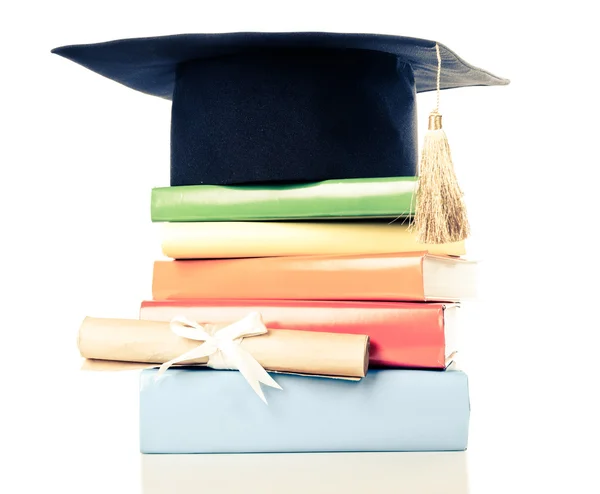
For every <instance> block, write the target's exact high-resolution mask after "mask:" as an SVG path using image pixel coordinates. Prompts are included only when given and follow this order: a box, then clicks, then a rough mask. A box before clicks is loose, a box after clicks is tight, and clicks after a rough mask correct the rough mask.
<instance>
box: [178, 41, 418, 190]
mask: <svg viewBox="0 0 600 494" xmlns="http://www.w3.org/2000/svg"><path fill="white" fill-rule="evenodd" d="M415 110H416V108H415V91H414V79H413V74H412V69H411V68H410V66H409V65H406V64H405V63H404V62H399V61H398V59H397V58H396V57H394V56H392V55H388V54H383V53H377V52H375V53H369V52H365V51H360V50H358V51H356V50H341V51H340V50H334V51H330V50H325V51H323V50H300V51H295V52H294V53H291V52H290V51H285V52H270V51H269V52H263V51H261V52H258V53H252V54H245V55H233V56H227V57H222V58H214V59H208V60H202V61H196V62H189V63H186V64H184V65H182V66H181V68H180V70H179V73H178V78H177V82H176V86H175V93H174V97H173V112H172V127H171V184H172V185H191V184H202V183H215V184H216V183H218V184H237V183H252V182H281V181H283V182H293V181H318V180H326V179H329V178H358V177H366V176H370V177H389V176H406V175H415V173H416V163H417V144H418V143H417V129H416V113H415Z"/></svg>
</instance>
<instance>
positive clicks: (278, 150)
mask: <svg viewBox="0 0 600 494" xmlns="http://www.w3.org/2000/svg"><path fill="white" fill-rule="evenodd" d="M435 44H436V43H435V42H434V41H428V40H419V39H414V38H406V37H399V36H384V35H362V34H336V33H226V34H184V35H176V36H161V37H155V38H138V39H129V40H118V41H112V42H106V43H97V44H91V45H73V46H66V47H61V48H56V49H54V50H53V53H56V54H59V55H61V56H63V57H66V58H68V59H70V60H72V61H74V62H76V63H79V64H81V65H83V66H85V67H87V68H89V69H90V70H93V71H95V72H97V73H99V74H101V75H103V76H106V77H108V78H111V79H113V80H115V81H117V82H119V83H121V84H124V85H126V86H128V87H130V88H132V89H135V90H138V91H142V92H144V93H147V94H151V95H155V96H159V97H162V98H167V99H172V100H173V105H172V123H171V185H193V184H241V183H269V182H282V181H284V182H298V181H302V182H311V181H319V180H325V179H334V178H359V177H385V176H408V175H415V174H416V167H417V142H418V139H417V129H416V124H417V122H416V112H415V94H416V93H417V92H422V91H429V90H433V89H435V87H436V75H437V57H436V50H435ZM439 47H440V54H441V56H442V75H441V87H442V89H447V88H455V87H463V86H477V85H490V86H491V85H504V84H508V81H507V80H506V79H501V78H498V77H496V76H494V75H492V74H490V73H488V72H486V71H483V70H480V69H477V68H475V67H472V66H471V65H469V64H467V63H466V62H464V61H462V60H461V59H460V58H459V57H458V56H456V55H455V54H454V53H453V52H451V51H450V50H448V49H447V48H446V47H444V46H443V45H439Z"/></svg>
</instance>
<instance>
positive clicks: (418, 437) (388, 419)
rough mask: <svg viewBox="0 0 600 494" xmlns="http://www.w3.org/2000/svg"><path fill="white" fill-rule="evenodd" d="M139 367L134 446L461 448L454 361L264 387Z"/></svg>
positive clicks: (211, 373) (461, 406) (223, 376)
mask: <svg viewBox="0 0 600 494" xmlns="http://www.w3.org/2000/svg"><path fill="white" fill-rule="evenodd" d="M156 372H157V370H156V369H147V370H144V371H142V373H141V383H140V451H141V452H142V453H180V454H182V453H275V452H278V453H279V452H345V451H355V452H357V451H463V450H465V449H466V448H467V439H468V429H469V414H470V406H469V390H468V381H467V376H466V374H464V373H463V372H461V371H458V370H446V371H431V370H404V369H374V370H369V372H368V374H367V376H366V377H365V378H363V379H362V380H360V381H346V380H340V379H329V378H320V377H305V376H295V375H286V374H277V375H276V376H275V378H276V381H277V382H278V384H279V385H280V386H281V387H282V388H283V390H277V389H273V388H268V387H263V389H264V391H265V395H266V397H267V400H268V402H269V404H268V405H265V404H264V403H263V402H262V401H261V400H260V399H259V398H258V396H256V395H255V394H254V391H253V390H252V389H251V388H250V386H249V385H248V384H247V382H246V381H245V380H244V378H243V377H242V376H241V374H240V373H239V372H237V371H223V370H211V369H198V368H196V369H190V368H170V369H168V370H167V372H166V373H165V374H164V375H163V376H162V377H161V378H160V379H159V380H155V375H156Z"/></svg>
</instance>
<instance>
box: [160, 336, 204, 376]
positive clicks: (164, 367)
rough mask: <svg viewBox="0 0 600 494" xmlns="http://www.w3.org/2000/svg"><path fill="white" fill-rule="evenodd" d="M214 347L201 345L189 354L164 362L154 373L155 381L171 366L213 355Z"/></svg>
mask: <svg viewBox="0 0 600 494" xmlns="http://www.w3.org/2000/svg"><path fill="white" fill-rule="evenodd" d="M214 351H215V347H214V345H211V344H208V343H206V342H205V343H202V345H200V346H198V347H197V348H194V349H193V350H190V351H189V352H185V353H182V354H181V355H180V356H179V357H175V358H174V359H172V360H169V361H168V362H165V363H164V364H162V365H161V366H160V367H159V368H158V372H157V373H156V376H155V379H158V378H160V376H161V375H162V374H163V373H164V372H165V371H166V370H167V369H168V368H169V367H171V366H172V365H175V364H178V363H180V362H185V361H186V360H194V359H197V358H202V357H206V356H208V355H211V354H212V353H214Z"/></svg>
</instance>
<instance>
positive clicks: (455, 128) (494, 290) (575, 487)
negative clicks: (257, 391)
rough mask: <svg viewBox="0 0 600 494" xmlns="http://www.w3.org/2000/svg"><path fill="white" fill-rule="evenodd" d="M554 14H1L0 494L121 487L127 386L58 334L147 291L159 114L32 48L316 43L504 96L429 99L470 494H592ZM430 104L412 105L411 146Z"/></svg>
mask: <svg viewBox="0 0 600 494" xmlns="http://www.w3.org/2000/svg"><path fill="white" fill-rule="evenodd" d="M555 4H558V2H524V1H522V2H518V3H517V2H515V3H509V2H473V3H472V4H467V3H466V2H450V1H446V2H433V1H427V2H425V1H423V2H417V1H413V2H403V1H395V2H383V1H375V0H371V1H367V2H327V1H322V0H321V1H317V2H314V1H304V2H291V1H290V2H286V1H279V2H275V1H272V2H268V1H253V2H233V1H220V2H217V1H213V2H205V1H197V2H189V3H183V2H176V1H168V2H167V1H163V2H151V1H145V2H128V1H113V0H104V1H103V2H67V1H58V0H57V1H53V2H41V1H40V2H12V3H10V4H8V3H7V2H6V3H4V4H3V6H2V7H1V9H2V12H1V14H0V36H1V37H2V43H1V45H0V50H1V55H2V59H1V63H2V69H1V70H2V77H1V81H0V84H1V85H2V95H3V101H2V106H1V107H0V118H1V122H2V129H1V130H2V133H1V140H0V173H1V181H0V184H1V186H2V191H1V193H0V206H1V207H0V212H1V215H2V226H1V229H0V238H1V243H0V249H1V255H2V267H1V268H0V269H1V270H0V282H1V298H0V307H1V312H2V323H1V331H2V337H1V339H0V349H1V352H0V356H1V359H2V361H1V362H0V363H1V364H2V377H1V382H2V387H1V390H0V402H1V408H0V414H1V421H0V427H1V431H2V432H1V436H0V443H1V444H0V446H1V452H2V453H1V454H2V456H3V458H2V461H1V462H0V465H1V467H0V471H1V474H0V484H4V483H6V486H5V487H4V486H3V487H4V488H0V491H2V492H34V490H36V489H37V490H40V491H41V489H45V488H48V489H52V490H55V489H60V490H62V491H63V492H71V491H74V490H77V491H78V492H86V493H87V492H114V493H120V492H127V493H131V492H138V491H139V489H140V455H139V454H138V449H137V448H138V444H137V375H136V374H120V375H89V374H85V375H82V373H80V372H78V370H77V368H78V365H79V360H78V354H77V349H76V343H75V342H76V340H75V338H76V333H77V329H78V326H79V323H80V322H81V320H82V319H83V317H84V316H86V315H91V316H105V317H132V318H135V317H137V312H138V307H139V303H140V301H141V300H142V299H144V298H149V297H150V295H151V290H150V288H151V272H152V271H151V270H152V262H153V260H155V259H156V258H159V257H160V249H159V244H158V242H157V238H156V235H155V233H156V230H155V228H154V227H153V225H152V224H151V222H150V202H149V201H150V190H151V188H152V187H154V186H164V185H168V180H169V126H170V105H169V102H167V101H164V100H160V99H158V98H153V97H150V96H146V95H143V94H141V93H137V92H135V91H132V90H130V89H128V88H125V87H123V86H120V85H118V84H117V83H114V82H112V81H109V80H107V79H104V78H102V77H100V76H98V75H96V74H94V73H92V72H90V71H88V70H86V69H84V68H82V67H80V66H78V65H75V64H73V63H71V62H69V61H67V60H65V59H62V58H59V57H57V56H54V55H51V54H50V50H51V49H52V48H54V47H56V46H61V45H64V44H78V43H87V42H99V41H106V40H111V39H117V38H127V37H136V36H153V35H162V34H176V33H185V32H190V33H192V32H225V31H336V32H372V33H385V34H398V35H407V36H415V37H422V38H428V39H434V40H437V41H439V42H441V43H443V44H445V45H446V46H448V47H449V48H451V49H452V50H454V51H456V52H457V53H458V54H459V55H460V56H461V57H463V58H464V59H465V60H467V61H468V62H470V63H472V64H474V65H476V66H479V67H482V68H485V69H487V70H489V71H491V72H492V73H495V74H497V75H499V76H502V77H507V78H509V79H511V81H512V83H511V85H510V86H507V87H493V88H471V89H457V90H453V91H446V92H444V93H443V94H442V105H441V110H442V113H443V114H444V123H445V129H446V132H447V133H448V136H449V139H450V144H451V146H452V150H453V156H454V161H455V165H456V168H457V172H458V174H459V178H460V180H461V183H462V185H463V189H464V190H465V192H466V194H467V200H468V205H469V209H470V214H471V221H472V224H473V227H474V235H473V239H472V241H471V242H470V244H469V249H470V253H471V254H472V256H473V257H477V258H479V259H482V260H483V262H482V265H481V272H482V297H481V301H480V302H478V303H477V304H474V305H470V306H467V307H466V308H465V311H463V312H464V313H465V315H466V318H467V323H468V324H467V325H466V326H465V334H464V341H463V346H462V348H461V350H462V352H461V353H462V359H461V363H462V366H463V367H464V368H465V369H466V370H467V372H468V373H469V377H470V387H471V406H472V421H471V435H470V445H469V451H468V454H467V456H468V470H469V481H470V484H471V492H474V493H492V492H542V489H544V490H545V492H600V485H599V484H600V481H599V478H598V473H597V470H598V467H599V466H600V453H599V451H598V445H599V441H600V437H599V430H598V417H600V413H599V412H600V410H599V409H598V405H597V403H596V402H597V400H598V398H599V389H600V385H599V384H598V376H597V371H596V368H597V362H598V351H599V348H598V343H599V338H598V332H599V330H600V323H599V317H598V313H597V312H598V306H597V299H598V297H597V295H598V293H599V285H600V280H599V274H600V273H599V269H598V261H597V257H598V242H597V239H598V231H597V227H598V213H599V212H600V211H599V201H598V195H599V187H598V182H599V178H600V172H599V165H600V159H599V152H598V148H599V147H600V145H599V144H598V139H599V138H600V132H599V130H600V129H599V118H598V114H599V111H600V108H599V107H598V89H597V86H598V69H597V59H598V53H599V48H598V43H597V37H596V36H594V35H593V33H594V32H595V31H596V30H597V24H596V22H597V15H596V14H594V13H593V12H592V10H591V9H592V8H591V7H587V6H591V5H593V3H592V2H577V1H570V2H561V3H560V5H561V7H560V8H558V7H555V6H554V5H555ZM433 104H434V99H433V95H421V96H419V108H420V110H419V113H420V115H421V117H422V118H421V127H420V128H421V129H423V130H422V131H424V129H425V125H426V119H425V118H424V117H425V116H426V115H427V113H428V111H429V110H430V109H431V107H432V105H433ZM232 461H234V462H236V463H235V464H236V465H238V467H236V468H235V469H234V470H235V471H237V472H239V471H240V470H239V462H240V460H232ZM249 461H250V460H249ZM252 461H254V460H252ZM264 461H265V463H264V466H260V465H259V466H257V469H258V470H260V471H262V472H264V471H267V470H268V464H269V463H268V462H269V460H268V459H265V460H264ZM298 461H299V462H304V465H306V461H307V460H298ZM366 461H367V460H365V464H366ZM399 461H400V460H399ZM353 464H354V465H356V462H354V463H353ZM232 465H233V463H232ZM278 465H279V466H278V468H279V469H281V468H283V470H282V471H280V472H279V473H280V475H285V474H286V471H285V468H286V466H285V465H283V466H282V464H281V461H279V464H278ZM319 465H320V463H317V462H314V463H313V466H314V468H319ZM359 465H360V463H359ZM225 466H227V465H226V464H225ZM287 468H291V469H292V470H290V472H293V463H290V462H288V463H287ZM311 468H312V467H311ZM353 468H354V467H353ZM359 469H360V468H359ZM208 470H209V469H208V467H207V471H208ZM297 473H298V471H296V474H297ZM165 475H166V474H165ZM259 475H260V473H259ZM290 475H292V473H290ZM365 475H367V473H365ZM394 475H395V474H394V467H393V463H391V464H390V468H389V478H387V477H386V474H385V471H384V473H383V474H381V472H380V476H379V480H376V479H373V481H372V482H373V483H372V484H369V485H372V486H375V485H378V486H379V488H384V489H386V490H389V491H390V492H395V491H394V489H395V488H399V486H400V483H397V482H399V479H398V478H397V477H394ZM203 476H204V474H203V473H202V472H199V476H198V478H199V479H201V478H202V477H203ZM233 476H234V477H235V473H234V474H233ZM224 478H225V477H224ZM377 482H379V484H377ZM267 484H268V482H267ZM317 484H318V482H317ZM223 485H224V484H223ZM258 485H262V487H261V489H262V492H265V490H264V489H265V487H264V486H265V485H266V484H258ZM315 485H316V484H315ZM339 485H341V484H339ZM246 486H247V487H248V492H261V490H259V489H258V488H256V487H255V484H252V483H251V482H250V481H248V482H246ZM210 490H211V491H213V492H219V489H218V485H217V486H216V487H215V486H214V485H213V486H210ZM340 490H341V488H340ZM337 491H338V489H337V488H336V487H335V484H332V485H330V486H329V487H328V489H327V492H337ZM165 492H168V491H165ZM410 492H418V490H414V489H413V490H410Z"/></svg>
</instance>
